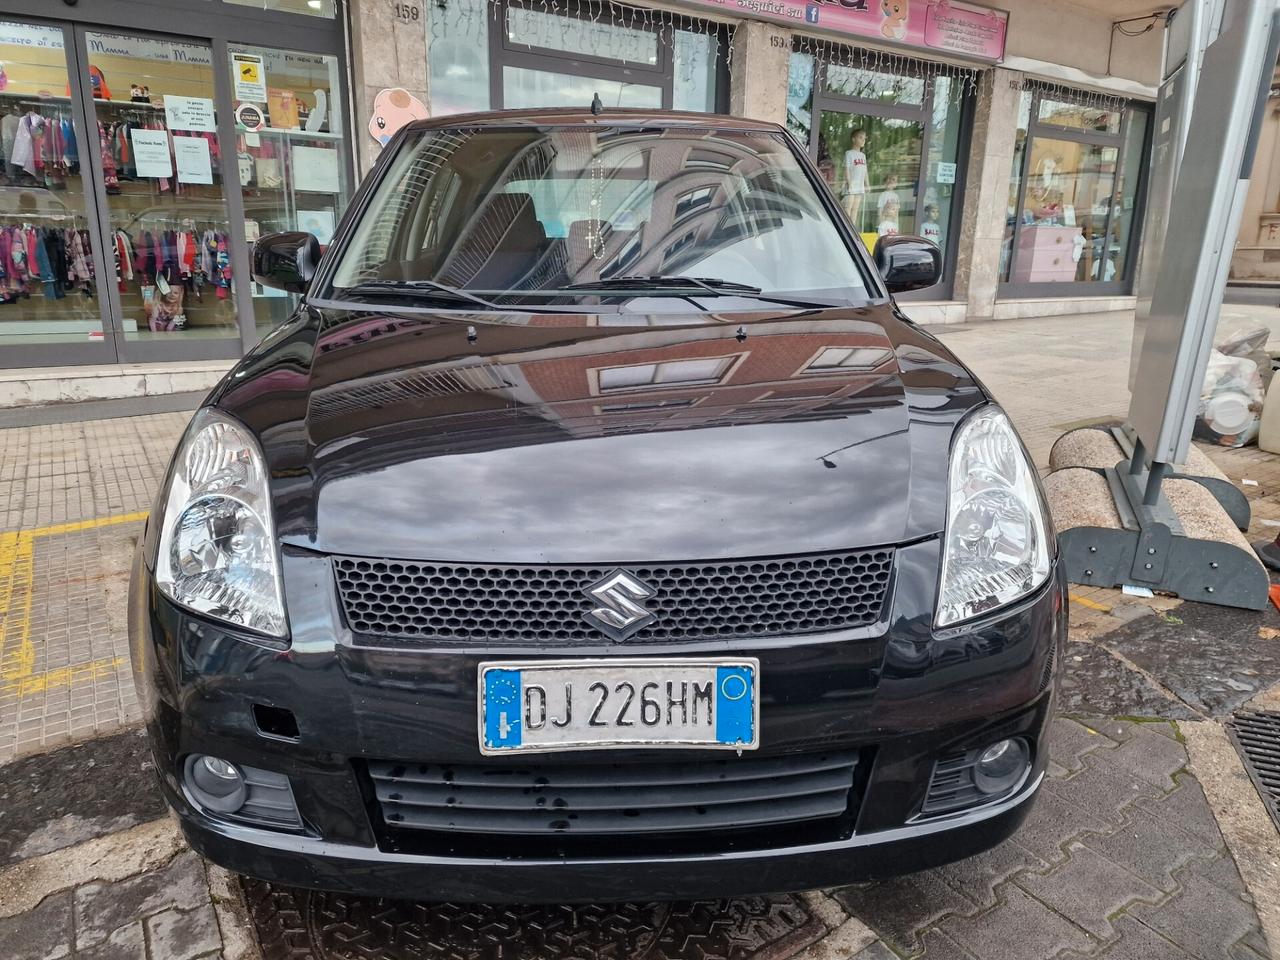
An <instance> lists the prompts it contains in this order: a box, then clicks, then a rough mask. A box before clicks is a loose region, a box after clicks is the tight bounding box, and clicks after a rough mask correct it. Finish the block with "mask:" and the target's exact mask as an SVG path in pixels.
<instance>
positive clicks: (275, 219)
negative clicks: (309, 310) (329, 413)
mask: <svg viewBox="0 0 1280 960" xmlns="http://www.w3.org/2000/svg"><path fill="white" fill-rule="evenodd" d="M255 3H256V6H255V7H249V6H245V5H238V4H235V3H231V2H229V0H168V2H167V3H166V11H167V12H169V13H171V14H172V17H170V18H168V19H165V21H164V23H163V24H161V23H159V22H156V16H155V8H154V7H148V5H147V4H143V3H132V2H126V0H103V2H102V3H95V4H88V5H85V4H82V5H80V7H78V8H77V11H76V13H75V16H76V20H77V22H76V23H74V24H73V23H71V22H69V21H60V20H52V19H49V14H50V13H53V12H54V11H53V10H52V8H51V7H50V6H49V4H48V3H47V0H9V2H8V3H6V12H5V14H4V15H0V367H6V368H22V367H30V366H46V365H66V364H76V363H110V362H120V361H149V360H186V359H192V360H195V359H228V360H229V359H231V358H234V357H237V356H240V355H241V354H242V353H243V352H244V350H245V349H246V348H247V347H249V346H251V345H252V344H253V343H254V342H256V341H257V340H258V339H260V337H261V336H262V334H263V333H265V332H266V330H267V329H268V328H269V327H270V326H272V325H274V324H276V323H278V322H279V321H280V320H282V319H284V318H285V317H286V316H287V315H288V313H289V312H290V309H291V307H292V305H293V302H294V301H293V299H292V298H289V297H281V298H273V297H267V296H259V294H262V293H263V291H261V290H258V289H255V287H254V284H253V283H252V282H251V280H250V278H249V254H250V246H251V243H252V240H253V239H254V237H255V236H257V235H259V234H262V233H266V232H270V231H275V230H285V229H290V230H291V229H299V228H301V229H306V230H311V231H313V232H315V233H316V234H317V235H318V236H319V237H320V239H321V240H322V241H324V240H327V239H328V236H329V235H331V234H332V232H333V230H334V228H335V227H336V224H337V222H338V219H339V218H340V216H341V214H342V212H343V208H344V206H345V203H346V200H347V198H348V196H349V195H350V187H351V180H352V175H353V174H352V167H353V164H352V160H353V156H352V144H351V141H350V129H349V124H348V123H347V122H346V121H345V119H344V113H345V104H346V101H347V92H346V90H345V79H344V74H345V67H344V65H343V60H342V56H343V51H344V49H345V44H344V40H343V35H342V28H341V25H340V24H339V23H338V21H337V19H336V18H334V17H333V15H332V13H333V4H332V3H329V2H328V0H326V2H325V3H323V4H316V5H315V6H313V5H312V4H310V3H306V4H304V5H305V6H306V7H307V10H308V11H314V10H318V11H319V13H318V14H315V15H312V14H311V13H303V12H302V11H301V10H298V9H296V8H297V7H298V4H296V3H293V2H292V0H273V2H271V3H263V2H262V0H255ZM259 8H260V9H259ZM326 10H327V11H328V13H326V12H325V11H326ZM299 14H302V15H299ZM165 26H168V27H169V28H170V29H174V30H180V31H181V33H182V35H180V36H179V35H173V36H170V35H167V34H161V33H153V32H149V31H151V30H154V29H155V28H156V27H161V28H163V27H165ZM265 36H269V37H270V38H271V41H272V42H273V43H274V44H277V47H265V46H258V45H257V43H258V42H259V41H258V38H259V37H265ZM241 107H247V108H250V109H249V110H247V111H246V112H245V113H244V114H243V116H244V118H245V121H246V122H244V123H241V122H239V119H238V118H239V116H240V110H239V108H241Z"/></svg>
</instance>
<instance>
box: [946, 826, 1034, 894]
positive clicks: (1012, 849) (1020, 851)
mask: <svg viewBox="0 0 1280 960" xmlns="http://www.w3.org/2000/svg"><path fill="white" fill-rule="evenodd" d="M1017 836H1018V834H1015V835H1014V839H1012V840H1006V841H1005V842H1004V843H1002V844H1000V845H999V846H996V847H992V848H991V849H990V850H987V851H985V852H983V853H980V854H978V855H977V856H973V857H969V858H968V859H966V860H960V861H958V862H956V863H949V864H947V865H946V866H945V867H941V868H940V872H941V873H942V875H943V877H945V878H946V880H947V882H948V883H950V884H951V885H952V886H953V887H957V888H958V889H959V890H960V891H961V892H963V893H964V895H965V896H966V897H968V898H969V899H970V900H973V901H974V902H975V903H977V904H978V905H979V906H980V907H984V908H985V907H992V906H995V903H996V887H998V886H999V885H1000V884H1002V883H1004V881H1006V880H1008V879H1009V878H1010V877H1012V876H1015V875H1017V874H1018V873H1020V872H1021V871H1024V870H1044V869H1046V868H1047V867H1048V866H1049V865H1048V863H1046V862H1045V861H1044V860H1042V859H1041V858H1040V857H1037V856H1036V855H1035V854H1034V853H1032V852H1031V851H1030V850H1028V849H1027V848H1026V847H1023V846H1022V845H1020V844H1019V843H1018V841H1017Z"/></svg>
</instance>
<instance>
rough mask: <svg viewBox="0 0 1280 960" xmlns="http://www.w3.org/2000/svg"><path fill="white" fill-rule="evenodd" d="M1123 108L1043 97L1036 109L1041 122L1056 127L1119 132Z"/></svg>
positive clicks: (1037, 117)
mask: <svg viewBox="0 0 1280 960" xmlns="http://www.w3.org/2000/svg"><path fill="white" fill-rule="evenodd" d="M1122 113H1123V108H1122V107H1121V106H1119V105H1116V106H1115V107H1096V106H1089V105H1088V104H1081V103H1071V102H1070V101H1067V100H1050V99H1048V98H1047V97H1046V98H1044V99H1042V100H1041V101H1040V104H1039V109H1038V110H1037V111H1036V119H1037V120H1038V121H1039V122H1040V123H1045V124H1050V125H1051V126H1055V127H1071V128H1073V129H1076V130H1099V131H1101V132H1103V133H1119V132H1120V117H1121V114H1122Z"/></svg>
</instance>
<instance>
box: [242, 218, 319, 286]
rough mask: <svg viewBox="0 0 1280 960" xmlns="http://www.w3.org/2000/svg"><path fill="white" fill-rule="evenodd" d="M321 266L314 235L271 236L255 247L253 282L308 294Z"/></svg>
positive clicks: (293, 233)
mask: <svg viewBox="0 0 1280 960" xmlns="http://www.w3.org/2000/svg"><path fill="white" fill-rule="evenodd" d="M319 263H320V241H319V240H317V239H316V238H315V235H314V234H310V233H302V232H300V231H291V232H289V233H270V234H267V236H265V237H262V238H261V239H260V240H258V242H257V243H255V244H254V245H253V279H254V280H256V281H258V283H260V284H262V285H263V286H264V287H275V288H276V289H277V290H288V291H289V292H290V293H306V292H307V287H308V286H310V284H311V279H312V277H314V276H315V275H316V266H317V265H318V264H319Z"/></svg>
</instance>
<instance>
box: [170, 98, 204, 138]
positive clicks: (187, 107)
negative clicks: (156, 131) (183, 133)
mask: <svg viewBox="0 0 1280 960" xmlns="http://www.w3.org/2000/svg"><path fill="white" fill-rule="evenodd" d="M164 121H165V125H166V126H168V128H169V129H170V130H198V131H201V132H206V133H213V132H214V131H215V130H216V129H217V123H216V122H215V120H214V116H213V101H212V100H210V99H209V98H207V97H175V96H171V95H170V94H167V93H166V94H165V95H164Z"/></svg>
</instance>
